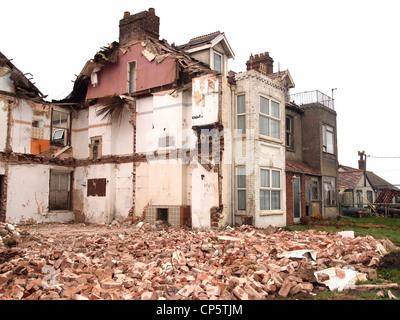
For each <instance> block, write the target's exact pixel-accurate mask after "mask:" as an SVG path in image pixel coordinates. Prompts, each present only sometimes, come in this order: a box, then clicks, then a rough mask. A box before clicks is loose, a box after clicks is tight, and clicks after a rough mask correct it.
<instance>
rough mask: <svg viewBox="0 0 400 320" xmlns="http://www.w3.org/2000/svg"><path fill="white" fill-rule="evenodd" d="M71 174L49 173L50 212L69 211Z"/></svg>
mask: <svg viewBox="0 0 400 320" xmlns="http://www.w3.org/2000/svg"><path fill="white" fill-rule="evenodd" d="M70 186H71V174H70V173H69V172H59V171H53V170H51V171H50V210H70V203H71V201H70V194H71V193H70V189H71V188H70Z"/></svg>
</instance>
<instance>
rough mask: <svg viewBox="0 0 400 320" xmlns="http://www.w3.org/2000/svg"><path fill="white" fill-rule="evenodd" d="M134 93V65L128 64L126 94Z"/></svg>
mask: <svg viewBox="0 0 400 320" xmlns="http://www.w3.org/2000/svg"><path fill="white" fill-rule="evenodd" d="M135 91H136V63H135V62H129V65H128V93H134V92H135Z"/></svg>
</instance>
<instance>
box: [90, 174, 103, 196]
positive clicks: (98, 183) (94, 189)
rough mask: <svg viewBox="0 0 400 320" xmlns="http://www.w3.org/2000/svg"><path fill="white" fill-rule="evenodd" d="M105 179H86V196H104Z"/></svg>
mask: <svg viewBox="0 0 400 320" xmlns="http://www.w3.org/2000/svg"><path fill="white" fill-rule="evenodd" d="M106 185H107V179H105V178H104V179H88V184H87V196H88V197H105V196H106Z"/></svg>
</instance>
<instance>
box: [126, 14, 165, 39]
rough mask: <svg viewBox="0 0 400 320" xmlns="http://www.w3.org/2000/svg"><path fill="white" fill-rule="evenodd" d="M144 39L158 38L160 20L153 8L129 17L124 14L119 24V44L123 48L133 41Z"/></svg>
mask: <svg viewBox="0 0 400 320" xmlns="http://www.w3.org/2000/svg"><path fill="white" fill-rule="evenodd" d="M146 37H152V38H156V39H158V38H159V37H160V18H159V17H157V16H156V11H155V10H154V8H150V9H149V11H142V12H139V13H136V14H133V15H131V14H130V12H129V11H125V12H124V17H123V19H122V20H120V22H119V44H120V46H123V45H125V44H127V43H129V42H130V41H133V40H144V39H145V38H146Z"/></svg>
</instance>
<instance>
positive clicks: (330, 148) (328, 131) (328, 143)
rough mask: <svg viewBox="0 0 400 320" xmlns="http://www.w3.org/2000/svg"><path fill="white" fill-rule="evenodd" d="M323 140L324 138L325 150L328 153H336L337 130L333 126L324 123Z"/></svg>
mask: <svg viewBox="0 0 400 320" xmlns="http://www.w3.org/2000/svg"><path fill="white" fill-rule="evenodd" d="M322 140H323V151H324V152H326V153H332V154H334V153H335V146H334V141H335V131H334V129H333V127H331V126H327V125H325V124H324V125H322Z"/></svg>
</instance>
